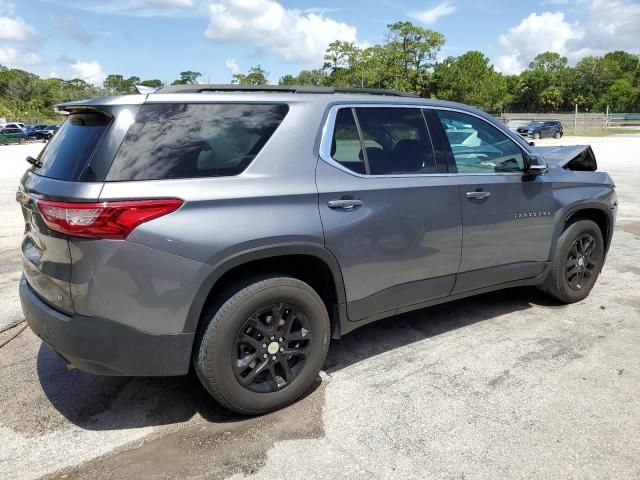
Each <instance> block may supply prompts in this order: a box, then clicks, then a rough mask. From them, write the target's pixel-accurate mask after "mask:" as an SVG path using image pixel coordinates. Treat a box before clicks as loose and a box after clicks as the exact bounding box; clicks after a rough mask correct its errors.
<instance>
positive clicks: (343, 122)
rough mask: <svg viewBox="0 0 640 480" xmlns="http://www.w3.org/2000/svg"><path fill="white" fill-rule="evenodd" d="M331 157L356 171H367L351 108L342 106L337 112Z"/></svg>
mask: <svg viewBox="0 0 640 480" xmlns="http://www.w3.org/2000/svg"><path fill="white" fill-rule="evenodd" d="M331 157H332V158H333V159H334V160H335V161H337V162H338V163H340V164H341V165H342V166H344V167H346V168H348V169H349V170H351V171H354V172H356V173H366V168H365V163H364V156H363V155H362V144H361V143H360V136H359V135H358V128H357V127H356V121H355V119H354V117H353V113H352V111H351V109H350V108H341V109H340V110H338V113H337V114H336V123H335V126H334V129H333V141H332V143H331Z"/></svg>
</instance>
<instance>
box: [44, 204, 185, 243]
mask: <svg viewBox="0 0 640 480" xmlns="http://www.w3.org/2000/svg"><path fill="white" fill-rule="evenodd" d="M182 203H183V202H182V200H178V199H175V198H169V199H163V200H127V201H120V202H99V203H75V202H55V201H50V200H38V201H37V202H36V204H37V205H38V210H40V213H41V214H42V218H43V219H44V221H45V223H46V224H47V226H48V227H49V228H50V229H51V230H55V231H56V232H60V233H64V234H66V235H70V236H73V237H87V238H120V239H122V238H127V235H129V234H130V233H131V232H132V231H133V229H134V228H136V227H137V226H138V225H140V224H141V223H144V222H148V221H149V220H153V219H154V218H158V217H162V216H163V215H167V214H168V213H171V212H175V211H176V210H177V209H178V208H180V206H181V205H182Z"/></svg>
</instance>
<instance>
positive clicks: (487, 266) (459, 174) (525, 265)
mask: <svg viewBox="0 0 640 480" xmlns="http://www.w3.org/2000/svg"><path fill="white" fill-rule="evenodd" d="M428 118H430V125H432V128H431V130H432V131H434V130H435V131H439V133H440V137H439V138H443V139H444V141H445V142H446V143H445V145H444V147H443V148H445V150H446V151H447V156H448V159H449V162H448V165H449V169H450V172H451V174H452V175H453V176H455V177H456V178H457V181H458V183H459V195H460V202H461V212H462V231H463V235H462V236H463V242H462V258H461V262H460V269H459V273H458V279H457V281H456V285H455V288H454V290H453V293H454V294H455V293H461V292H466V291H471V290H475V289H478V288H483V287H487V286H491V285H497V284H502V283H507V282H511V281H515V280H520V279H525V278H532V277H535V276H537V275H539V274H541V273H542V272H543V270H544V267H545V265H546V262H547V261H548V258H549V251H550V248H551V241H552V236H553V227H554V221H553V219H554V213H555V206H554V201H553V193H552V184H551V183H550V182H548V181H546V179H545V176H544V175H535V176H534V175H525V174H524V170H525V154H526V152H525V151H524V149H523V147H522V146H521V145H519V144H518V143H516V141H515V139H512V138H510V136H509V135H507V133H506V132H505V131H503V130H501V129H499V128H497V127H496V126H495V125H493V124H492V123H490V122H489V121H488V120H486V119H484V118H482V117H481V116H479V115H475V114H471V113H469V112H462V111H456V110H448V109H433V110H431V111H430V112H429V114H428ZM431 122H432V123H431ZM451 124H457V125H461V127H460V128H459V129H457V130H451V129H447V126H448V125H451ZM438 129H439V130H438Z"/></svg>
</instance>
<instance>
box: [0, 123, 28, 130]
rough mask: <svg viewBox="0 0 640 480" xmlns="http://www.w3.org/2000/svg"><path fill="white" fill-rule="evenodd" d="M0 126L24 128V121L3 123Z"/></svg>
mask: <svg viewBox="0 0 640 480" xmlns="http://www.w3.org/2000/svg"><path fill="white" fill-rule="evenodd" d="M0 128H19V129H23V128H24V123H20V122H14V123H4V124H0Z"/></svg>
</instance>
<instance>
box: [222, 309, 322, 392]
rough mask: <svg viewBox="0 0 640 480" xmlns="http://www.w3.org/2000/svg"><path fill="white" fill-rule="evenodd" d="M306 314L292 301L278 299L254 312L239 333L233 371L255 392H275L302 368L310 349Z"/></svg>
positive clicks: (239, 379)
mask: <svg viewBox="0 0 640 480" xmlns="http://www.w3.org/2000/svg"><path fill="white" fill-rule="evenodd" d="M311 339H312V331H311V324H310V322H309V319H308V318H307V316H306V315H305V314H304V312H302V311H301V310H300V309H299V308H298V307H297V306H295V305H293V304H290V303H275V304H273V305H269V306H266V307H264V308H261V309H260V310H258V311H257V312H256V313H254V314H253V315H251V317H249V318H248V319H247V321H246V322H245V323H244V325H243V326H242V328H241V329H240V331H239V332H238V334H237V335H236V339H235V345H234V347H233V353H232V357H233V358H232V362H233V373H234V374H235V376H236V378H237V379H238V382H240V384H241V385H242V386H243V387H245V388H247V389H249V390H251V391H253V392H261V393H264V392H276V391H278V390H281V389H282V388H284V387H286V386H287V385H289V384H290V383H291V382H292V381H293V380H294V379H295V378H296V377H297V376H298V374H299V373H300V372H301V371H302V369H303V368H304V365H305V363H306V361H307V358H308V356H309V352H310V350H311Z"/></svg>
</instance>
